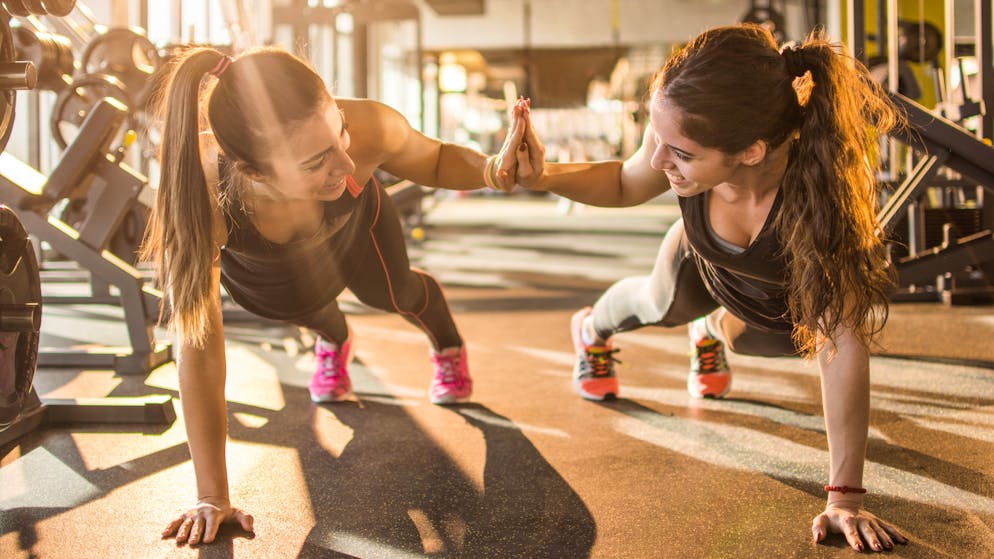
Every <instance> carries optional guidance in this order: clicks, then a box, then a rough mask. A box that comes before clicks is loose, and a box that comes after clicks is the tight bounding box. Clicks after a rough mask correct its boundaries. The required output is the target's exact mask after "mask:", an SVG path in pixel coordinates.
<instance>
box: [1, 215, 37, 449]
mask: <svg viewBox="0 0 994 559" xmlns="http://www.w3.org/2000/svg"><path fill="white" fill-rule="evenodd" d="M0 272H2V273H0V313H2V312H3V309H4V308H7V309H11V310H16V311H17V312H16V314H17V315H18V316H26V315H27V314H31V315H32V320H30V321H27V320H25V321H18V322H24V323H25V324H22V325H18V329H17V330H12V331H0V430H2V429H3V428H5V427H6V426H7V425H9V424H10V423H11V422H12V421H14V420H15V419H16V418H17V416H18V414H20V413H21V410H22V408H23V406H24V403H25V398H26V397H27V396H28V394H30V392H31V387H32V381H33V380H34V374H35V368H36V366H37V365H38V339H39V332H38V330H37V328H36V327H37V325H38V324H40V320H41V279H40V277H39V275H38V261H37V260H36V259H35V252H34V247H32V245H31V241H30V240H29V239H28V234H27V231H25V230H24V226H23V225H22V224H21V220H20V219H18V217H17V214H16V213H14V211H13V210H11V209H10V208H8V207H7V206H2V205H0Z"/></svg>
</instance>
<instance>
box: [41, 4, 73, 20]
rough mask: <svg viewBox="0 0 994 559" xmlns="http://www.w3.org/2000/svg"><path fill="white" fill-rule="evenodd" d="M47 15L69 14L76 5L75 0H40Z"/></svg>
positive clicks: (59, 15) (61, 15)
mask: <svg viewBox="0 0 994 559" xmlns="http://www.w3.org/2000/svg"><path fill="white" fill-rule="evenodd" d="M41 3H42V4H44V5H45V10H46V11H47V12H48V14H49V15H53V16H57V17H63V16H67V15H69V14H70V13H71V12H72V11H73V8H75V7H76V0H41Z"/></svg>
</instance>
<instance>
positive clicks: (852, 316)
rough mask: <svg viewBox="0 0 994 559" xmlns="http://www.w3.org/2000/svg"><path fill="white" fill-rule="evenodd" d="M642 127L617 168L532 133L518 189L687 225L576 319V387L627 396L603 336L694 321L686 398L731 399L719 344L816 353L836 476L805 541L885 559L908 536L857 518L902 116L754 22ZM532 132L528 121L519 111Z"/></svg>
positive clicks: (710, 41) (861, 71) (657, 104)
mask: <svg viewBox="0 0 994 559" xmlns="http://www.w3.org/2000/svg"><path fill="white" fill-rule="evenodd" d="M651 93H652V97H651V101H650V126H649V127H648V128H647V130H646V133H645V136H644V139H643V143H642V146H641V147H640V148H639V149H638V151H636V152H635V153H634V154H633V155H632V156H631V157H629V158H628V159H627V160H626V161H624V162H619V161H604V162H594V163H569V164H550V163H543V158H544V148H543V147H542V145H541V142H540V141H539V139H538V138H537V137H536V136H535V134H534V132H533V130H532V128H531V126H530V125H529V126H528V127H527V129H526V132H525V145H526V146H527V149H526V150H524V151H519V152H517V154H518V174H517V177H516V178H517V183H519V184H520V185H522V186H525V187H528V188H532V189H536V190H545V191H550V192H554V193H556V194H560V195H562V196H565V197H567V198H571V199H573V200H576V201H579V202H583V203H586V204H592V205H596V206H633V205H637V204H641V203H643V202H646V201H648V200H650V199H652V198H655V197H656V196H658V195H660V194H662V193H663V192H665V191H667V190H671V189H672V190H673V191H674V192H675V193H676V194H677V196H678V200H679V203H680V209H681V213H682V219H681V220H680V221H678V222H677V223H675V224H674V225H673V226H672V227H671V228H670V229H669V231H668V232H667V233H666V236H665V238H664V239H663V242H662V246H661V248H660V251H659V256H658V259H657V261H656V264H655V267H654V268H653V270H652V273H651V274H650V275H648V276H644V277H633V278H625V279H623V280H621V281H619V282H617V283H616V284H614V285H613V286H612V287H610V288H609V289H608V290H607V292H605V293H604V294H603V295H602V296H601V297H600V299H599V300H598V301H597V302H596V304H595V305H594V306H593V308H589V307H588V308H586V309H582V310H580V311H579V312H577V313H576V315H574V317H573V320H572V328H571V331H572V335H573V341H574V346H575V350H576V352H577V357H578V359H577V362H578V364H577V366H576V368H575V369H574V376H573V378H574V386H575V387H576V389H577V391H578V392H579V393H580V395H581V396H583V397H584V398H588V399H592V400H603V399H607V398H613V397H616V396H617V395H618V390H619V388H618V379H617V377H616V376H615V373H614V363H615V362H616V361H615V358H614V354H615V353H616V352H617V351H618V350H617V349H616V348H614V347H612V344H611V336H612V335H613V334H615V333H618V332H624V331H628V330H633V329H635V328H640V327H642V326H646V325H662V326H676V325H681V324H689V325H690V339H691V349H692V354H691V355H692V357H691V367H690V373H689V375H688V381H687V389H688V391H689V392H690V394H691V396H694V397H698V398H701V397H715V398H720V397H722V396H724V395H725V394H726V393H727V392H728V390H729V388H730V386H731V371H730V370H729V368H728V365H727V363H726V360H725V353H724V347H725V346H727V347H728V348H729V349H731V350H732V351H735V352H738V353H743V354H749V355H760V356H781V355H795V354H801V355H804V356H807V357H814V358H816V359H817V362H818V364H819V369H820V373H821V382H822V405H823V407H824V410H825V422H826V427H827V433H828V445H829V455H830V462H831V469H830V472H829V476H828V484H827V485H826V486H825V490H826V492H827V495H828V497H827V501H828V502H827V505H826V507H825V510H824V512H823V513H822V514H820V515H818V517H817V518H815V520H814V523H813V525H812V533H813V537H814V539H815V541H821V540H822V539H823V538H824V537H825V536H826V535H827V533H828V532H830V531H831V532H842V533H844V535H845V537H846V539H847V541H848V542H849V545H851V546H852V547H853V548H855V549H857V550H862V549H863V548H864V545H866V546H869V547H870V548H872V549H874V550H877V551H881V550H883V549H890V548H891V547H892V546H893V542H895V541H897V542H902V543H904V542H906V541H907V540H906V539H905V538H904V537H903V536H902V535H901V534H900V533H899V532H898V531H897V530H896V529H895V528H894V527H893V526H891V525H890V524H888V523H887V522H884V521H883V520H880V519H878V518H876V517H875V516H874V515H872V514H871V513H869V512H867V511H865V510H862V504H863V493H864V492H865V490H864V489H863V488H862V479H863V462H864V460H865V454H866V441H867V430H868V425H869V392H870V390H869V388H870V385H869V350H868V347H869V345H870V344H871V343H872V340H873V337H874V335H875V334H877V333H878V332H879V330H880V329H881V328H882V326H883V322H884V320H885V319H886V316H887V294H888V290H889V289H890V288H891V286H892V284H893V270H892V268H891V267H890V266H889V265H888V260H887V257H886V254H885V251H884V247H883V244H882V239H881V232H880V230H879V229H878V227H877V224H876V221H875V216H876V210H877V203H878V189H877V182H876V176H875V170H876V169H875V168H874V164H873V163H874V161H875V157H874V156H875V155H876V153H875V151H876V142H877V140H878V138H879V136H880V135H881V134H883V133H886V132H887V131H888V130H890V129H891V128H892V127H893V126H895V125H896V124H897V123H898V121H899V119H898V115H897V114H896V113H895V111H894V109H893V106H892V105H891V104H890V103H889V101H888V99H887V97H886V96H885V95H884V94H883V92H882V91H881V89H880V88H879V86H877V85H876V84H874V83H873V81H872V80H871V79H870V78H869V75H868V73H867V71H866V69H865V68H864V67H863V66H862V65H860V64H859V63H857V62H856V61H855V60H853V58H852V57H851V56H848V55H847V54H845V53H844V52H843V51H842V50H841V49H840V48H838V46H837V45H833V44H831V43H829V42H828V41H827V40H826V39H825V38H824V36H823V35H822V34H820V33H814V34H812V36H811V37H809V38H808V39H807V40H806V41H804V43H803V44H801V45H800V46H797V47H787V48H785V49H783V50H782V51H781V50H779V49H778V48H777V44H776V42H775V41H774V39H773V36H772V35H771V34H770V33H769V31H767V30H766V29H764V28H762V27H759V26H756V25H737V26H730V27H721V28H716V29H712V30H709V31H706V32H704V33H703V34H701V35H699V36H698V37H696V38H695V39H694V40H693V41H691V42H690V43H689V44H688V45H687V46H686V47H685V48H684V49H682V50H681V51H680V52H679V53H677V54H675V55H674V56H673V57H672V58H671V59H670V60H669V61H667V62H666V64H665V66H664V67H663V68H662V69H661V70H660V72H659V73H658V74H657V76H656V77H655V79H654V80H653V83H652V87H651ZM522 118H523V119H524V120H526V121H527V119H528V113H527V111H525V112H524V113H522Z"/></svg>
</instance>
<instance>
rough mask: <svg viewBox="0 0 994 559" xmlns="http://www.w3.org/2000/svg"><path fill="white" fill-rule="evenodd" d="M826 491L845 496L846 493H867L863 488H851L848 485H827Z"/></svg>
mask: <svg viewBox="0 0 994 559" xmlns="http://www.w3.org/2000/svg"><path fill="white" fill-rule="evenodd" d="M825 491H827V492H830V493H831V492H833V491H834V492H835V493H842V494H843V495H845V494H846V493H866V489H864V488H862V487H849V486H848V485H826V486H825Z"/></svg>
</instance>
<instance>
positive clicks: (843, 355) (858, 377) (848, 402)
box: [812, 328, 907, 551]
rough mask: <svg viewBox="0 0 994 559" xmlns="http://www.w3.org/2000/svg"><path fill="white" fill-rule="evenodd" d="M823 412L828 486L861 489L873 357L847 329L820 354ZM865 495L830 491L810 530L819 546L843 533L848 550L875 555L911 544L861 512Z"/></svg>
mask: <svg viewBox="0 0 994 559" xmlns="http://www.w3.org/2000/svg"><path fill="white" fill-rule="evenodd" d="M818 365H819V369H820V371H821V394H822V406H823V408H824V410H825V427H826V432H827V434H828V454H829V461H830V463H831V464H830V471H829V478H828V485H830V486H834V487H848V488H862V487H863V463H864V461H865V460H866V441H867V431H868V429H869V416H870V353H869V350H868V348H867V347H866V345H865V344H864V343H862V342H861V341H859V339H858V338H857V337H856V336H855V335H854V334H853V333H852V331H851V330H849V329H848V328H842V329H841V330H840V331H839V332H838V334H837V336H836V339H835V344H834V345H833V344H832V343H831V342H826V343H825V345H824V347H822V348H821V350H820V351H819V352H818ZM862 507H863V495H862V494H861V493H853V492H848V491H847V492H845V493H843V492H841V491H829V493H828V503H827V504H826V506H825V511H824V512H823V513H822V514H820V515H818V516H817V517H816V518H815V520H814V523H813V525H812V533H813V536H814V539H815V541H821V540H822V539H824V538H825V536H826V535H827V534H828V532H830V531H831V532H841V533H842V534H843V535H845V537H846V540H847V541H848V542H849V545H850V546H852V547H853V549H856V550H858V551H862V550H863V549H864V542H865V545H868V546H869V547H870V549H873V550H875V551H883V550H884V549H890V548H892V547H893V546H894V542H895V541H896V542H899V543H907V539H906V538H905V537H904V536H903V535H901V533H900V532H899V531H898V530H897V529H896V528H895V527H894V526H892V525H891V524H889V523H888V522H885V521H884V520H881V519H879V518H877V517H875V516H874V515H872V514H871V513H869V512H867V511H865V510H862Z"/></svg>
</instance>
